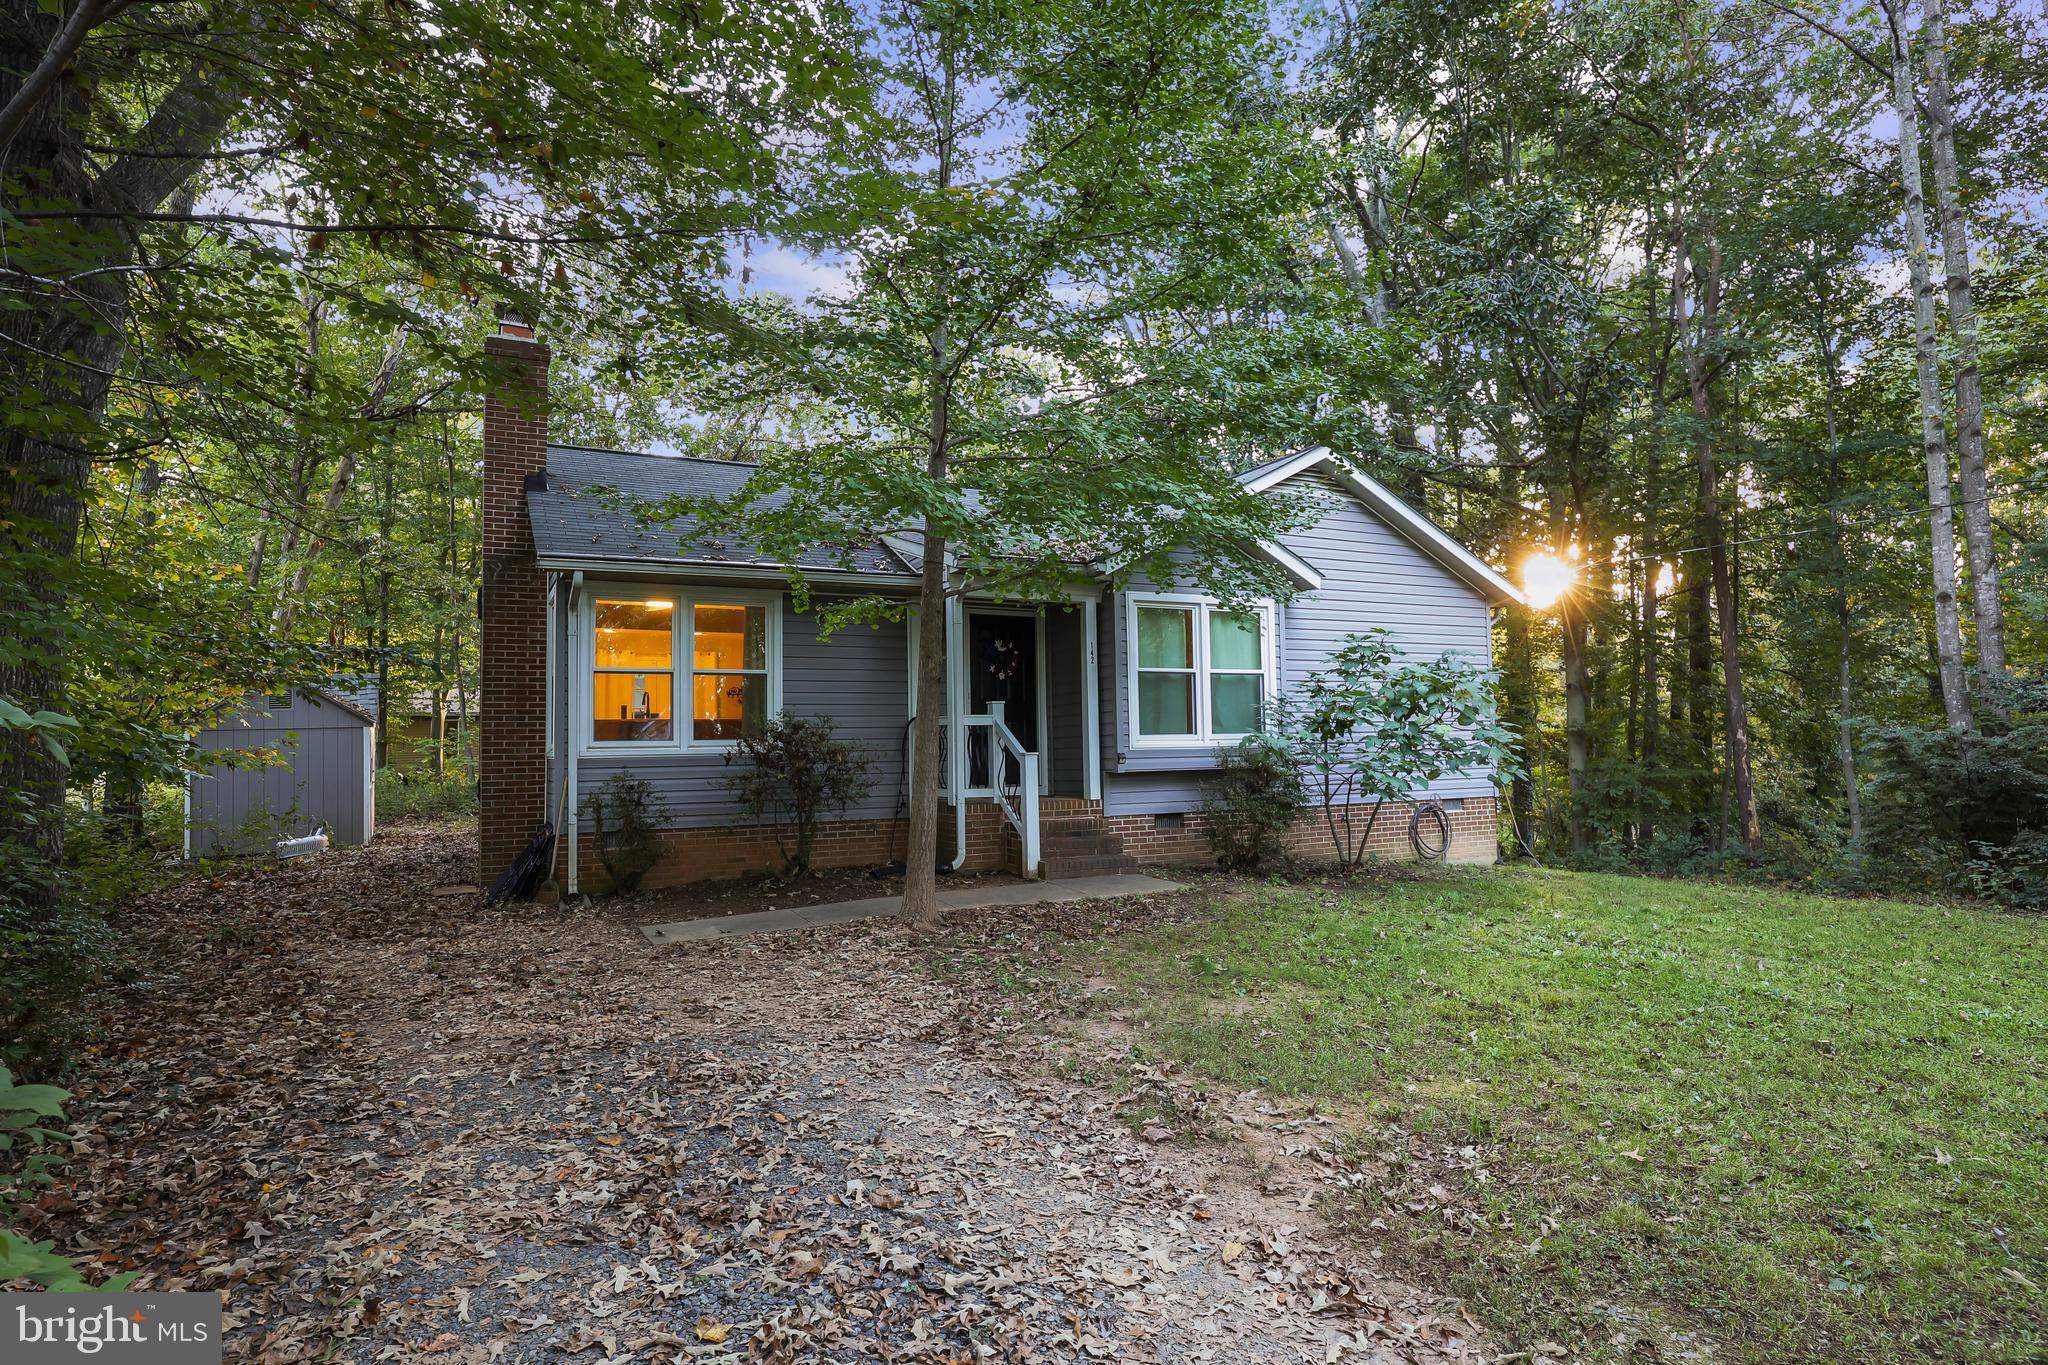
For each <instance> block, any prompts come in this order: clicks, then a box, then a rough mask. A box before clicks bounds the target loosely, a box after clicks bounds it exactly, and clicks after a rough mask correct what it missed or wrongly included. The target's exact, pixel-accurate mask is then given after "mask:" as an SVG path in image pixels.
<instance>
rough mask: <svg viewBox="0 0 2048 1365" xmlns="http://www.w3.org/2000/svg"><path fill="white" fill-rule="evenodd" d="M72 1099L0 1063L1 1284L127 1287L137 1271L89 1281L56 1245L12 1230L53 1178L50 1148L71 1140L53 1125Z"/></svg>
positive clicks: (58, 1287) (54, 1164) (57, 1287)
mask: <svg viewBox="0 0 2048 1365" xmlns="http://www.w3.org/2000/svg"><path fill="white" fill-rule="evenodd" d="M70 1098H71V1096H70V1094H69V1093H68V1092H66V1091H63V1090H59V1089H58V1088H57V1087H55V1086H53V1085H17V1084H16V1083H15V1080H14V1073H13V1072H11V1071H9V1070H8V1069H7V1068H6V1067H5V1066H0V1284H6V1283H7V1282H9V1281H10V1280H28V1281H30V1282H32V1283H34V1284H39V1285H41V1286H42V1287H43V1288H45V1289H55V1290H82V1289H101V1290H120V1289H125V1288H127V1286H128V1285H129V1284H130V1283H132V1282H133V1281H134V1279H135V1275H134V1274H133V1273H130V1274H126V1275H116V1276H115V1277H114V1278H113V1279H110V1280H108V1281H107V1282H106V1283H105V1284H102V1285H91V1284H88V1283H86V1280H85V1277H84V1276H83V1275H81V1274H80V1273H79V1271H78V1267H77V1266H76V1265H74V1264H73V1263H72V1262H71V1260H70V1259H69V1258H68V1257H64V1256H59V1255H58V1254H57V1253H56V1252H55V1251H54V1250H52V1247H53V1246H54V1243H51V1242H30V1241H26V1240H24V1239H23V1238H21V1237H20V1236H18V1235H16V1233H15V1231H14V1225H15V1220H16V1218H17V1217H19V1215H20V1212H21V1208H22V1206H23V1205H24V1204H26V1203H28V1201H29V1200H30V1199H31V1198H32V1197H33V1196H34V1194H35V1191H36V1190H38V1189H40V1188H42V1187H43V1186H45V1185H47V1184H49V1183H50V1181H51V1180H52V1179H54V1178H55V1174H56V1167H57V1156H56V1154H55V1153H54V1152H52V1151H51V1150H50V1149H51V1147H52V1146H53V1145H54V1144H56V1143H59V1142H65V1141H68V1140H69V1139H68V1138H67V1137H66V1136H65V1135H64V1134H63V1133H60V1132H58V1131H57V1130H56V1129H55V1128H53V1127H50V1126H49V1124H51V1123H53V1122H60V1121H62V1119H63V1117H64V1101H66V1100H68V1099H70Z"/></svg>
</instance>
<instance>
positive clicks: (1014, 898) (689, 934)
mask: <svg viewBox="0 0 2048 1365" xmlns="http://www.w3.org/2000/svg"><path fill="white" fill-rule="evenodd" d="M1185 889H1186V888H1184V887H1183V886H1182V885H1181V883H1179V882H1169V881H1164V880H1162V879H1160V878H1158V877H1141V876H1137V875H1135V874H1118V875H1116V876H1110V877H1069V878H1067V879H1065V880H1063V881H1052V882H1016V883H1013V884H1011V885H1009V886H977V887H974V888H972V889H971V890H966V891H941V892H940V893H939V909H941V910H975V909H980V908H982V907H985V906H990V905H1039V904H1043V903H1045V902H1047V901H1099V900H1112V899H1115V898H1116V897H1118V896H1149V895H1153V894H1154V893H1156V892H1160V891H1181V890H1185ZM902 908H903V897H901V896H872V897H869V898H868V899H867V900H860V901H840V902H839V903H838V904H836V905H803V906H792V907H790V908H789V909H787V910H762V911H758V912H756V913H754V914H751V915H725V916H723V917H720V918H714V919H686V920H679V921H677V922H676V923H674V924H643V925H642V926H640V932H641V933H643V934H645V935H646V936H647V941H648V942H649V943H654V944H662V943H685V942H688V941H690V940H692V939H706V938H727V937H730V936H731V935H733V934H783V933H789V932H791V931H792V930H796V929H817V928H820V927H822V926H824V925H827V924H846V923H848V922H850V921H852V920H857V919H881V918H883V917H885V916H893V915H895V914H896V913H897V911H899V910H901V909H902Z"/></svg>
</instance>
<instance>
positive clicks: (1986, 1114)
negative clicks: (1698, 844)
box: [1074, 869, 2048, 1361]
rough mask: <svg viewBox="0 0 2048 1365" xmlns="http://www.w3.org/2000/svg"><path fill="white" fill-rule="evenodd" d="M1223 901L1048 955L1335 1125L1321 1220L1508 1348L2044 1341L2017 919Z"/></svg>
mask: <svg viewBox="0 0 2048 1365" xmlns="http://www.w3.org/2000/svg"><path fill="white" fill-rule="evenodd" d="M1222 885H1224V886H1225V887H1228V888H1230V889H1226V890H1220V891H1219V892H1218V893H1217V895H1216V898H1215V900H1214V903H1213V904H1212V905H1211V906H1210V907H1209V908H1208V910H1207V911H1206V913H1204V914H1202V915H1200V916H1198V917H1197V918H1196V919H1195V920H1194V921H1192V922H1189V923H1182V924H1177V925H1174V926H1172V927H1168V928H1163V929H1159V930H1155V931H1151V932H1146V933H1139V934H1131V935H1122V936H1118V937H1115V938H1112V939H1110V940H1107V941H1104V942H1101V943H1097V944H1091V945H1088V946H1085V947H1082V948H1078V949H1075V950H1074V951H1075V952H1077V953H1078V954H1079V955H1080V957H1081V959H1082V960H1081V961H1079V962H1077V963H1076V964H1075V965H1076V966H1078V967H1082V968H1083V969H1085V970H1087V971H1088V972H1090V973H1093V974H1097V975H1107V976H1109V977H1111V978H1112V979H1114V980H1115V981H1117V982H1118V984H1119V987H1120V989H1119V990H1118V991H1117V992H1115V993H1114V995H1113V996H1112V998H1115V997H1116V996H1122V997H1124V998H1125V1003H1126V1004H1127V1005H1135V1009H1133V1010H1132V1012H1131V1018H1132V1020H1133V1027H1135V1028H1136V1029H1137V1030H1138V1035H1137V1036H1138V1038H1139V1040H1140V1050H1141V1052H1142V1053H1144V1054H1145V1055H1147V1056H1149V1057H1155V1058H1170V1059H1173V1060H1176V1061H1178V1062H1180V1063H1182V1064H1184V1065H1185V1066H1187V1067H1189V1068H1190V1069H1191V1070H1192V1071H1194V1072H1195V1073H1196V1074H1198V1075H1206V1076H1208V1077H1212V1078H1214V1079H1216V1080H1218V1081H1221V1082H1224V1083H1226V1084H1228V1085H1229V1086H1231V1087H1248V1086H1258V1087H1263V1088H1265V1089H1267V1090H1268V1091H1270V1092H1274V1093H1278V1094H1282V1095H1298V1096H1312V1097H1316V1098H1317V1102H1318V1104H1319V1105H1321V1106H1322V1107H1323V1108H1324V1109H1325V1111H1326V1112H1331V1113H1336V1114H1340V1115H1344V1116H1345V1118H1346V1122H1347V1124H1348V1126H1349V1127H1350V1130H1351V1131H1352V1132H1353V1133H1354V1134H1355V1139H1354V1141H1355V1147H1354V1149H1353V1150H1355V1151H1356V1152H1357V1154H1358V1155H1359V1156H1360V1157H1361V1158H1362V1159H1363V1161H1364V1163H1365V1165H1366V1168H1367V1169H1369V1170H1377V1171H1379V1172H1380V1173H1381V1174H1380V1178H1379V1179H1378V1180H1377V1181H1376V1182H1369V1183H1368V1184H1366V1185H1365V1186H1364V1187H1363V1188H1362V1190H1361V1193H1360V1194H1359V1195H1358V1196H1357V1197H1356V1199H1355V1200H1354V1199H1352V1198H1351V1197H1349V1196H1346V1197H1345V1201H1344V1203H1343V1206H1342V1207H1341V1208H1340V1209H1339V1210H1338V1213H1339V1216H1340V1217H1343V1218H1345V1219H1347V1220H1349V1221H1350V1222H1351V1224H1352V1226H1353V1228H1354V1230H1355V1231H1356V1233H1357V1235H1358V1237H1359V1239H1360V1240H1361V1242H1362V1243H1364V1244H1367V1245H1374V1246H1383V1247H1384V1249H1385V1251H1386V1253H1387V1254H1388V1255H1390V1256H1394V1257H1397V1258H1402V1259H1407V1260H1410V1261H1412V1262H1415V1263H1417V1264H1419V1266H1420V1267H1421V1268H1422V1269H1420V1270H1419V1271H1418V1273H1423V1274H1430V1273H1432V1272H1433V1273H1434V1275H1435V1276H1437V1277H1448V1280H1449V1283H1450V1284H1451V1286H1452V1287H1454V1288H1456V1289H1457V1290H1459V1291H1460V1292H1462V1293H1465V1294H1467V1295H1468V1296H1470V1297H1471V1299H1472V1300H1473V1301H1474V1302H1475V1304H1476V1305H1477V1306H1478V1307H1479V1308H1481V1309H1482V1310H1483V1311H1484V1314H1485V1316H1486V1317H1487V1319H1488V1320H1489V1322H1490V1323H1492V1324H1496V1325H1498V1326H1500V1327H1502V1328H1504V1329H1506V1330H1507V1331H1508V1332H1509V1334H1510V1335H1513V1336H1514V1337H1516V1338H1517V1339H1518V1341H1519V1344H1521V1345H1523V1346H1525V1347H1529V1346H1533V1345H1535V1344H1537V1343H1539V1342H1541V1341H1543V1340H1544V1339H1546V1338H1548V1339H1553V1340H1562V1341H1566V1342H1576V1343H1577V1344H1578V1345H1579V1346H1583V1347H1587V1348H1592V1347H1596V1346H1597V1347H1599V1348H1601V1351H1602V1353H1603V1354H1605V1353H1607V1352H1608V1351H1610V1350H1612V1349H1614V1348H1613V1346H1612V1343H1613V1342H1614V1341H1615V1340H1616V1339H1617V1338H1618V1337H1625V1336H1626V1335H1627V1332H1626V1331H1625V1330H1624V1329H1623V1328H1622V1327H1621V1326H1619V1325H1618V1323H1617V1319H1616V1318H1614V1317H1612V1316H1610V1315H1608V1314H1607V1313H1606V1312H1604V1311H1603V1310H1602V1309H1600V1308H1598V1307H1597V1306H1595V1305H1598V1304H1599V1302H1600V1301H1601V1300H1602V1299H1603V1298H1604V1297H1607V1296H1612V1298H1613V1300H1615V1301H1617V1302H1620V1303H1624V1304H1627V1303H1634V1304H1639V1305H1642V1304H1647V1305H1649V1306H1650V1307H1651V1308H1652V1309H1653V1310H1654V1311H1655V1313H1656V1315H1657V1316H1659V1317H1660V1318H1664V1319H1669V1320H1672V1321H1675V1322H1676V1323H1678V1324H1679V1325H1680V1326H1690V1327H1695V1328H1699V1329H1703V1330H1704V1331H1705V1333H1706V1334H1707V1336H1708V1337H1709V1338H1710V1339H1711V1340H1713V1341H1715V1342H1716V1343H1717V1344H1718V1346H1719V1348H1720V1350H1719V1355H1720V1356H1721V1358H1724V1359H1737V1360H1756V1361H1764V1360H1771V1361H1783V1360H1815V1361H1818V1360H1842V1359H1859V1358H1860V1359H1865V1360H1886V1361H1907V1360H1912V1361H1918V1360H1937V1359H1939V1360H1973V1361H2021V1360H2041V1359H2043V1358H2044V1352H2048V1275H2044V1273H2043V1268H2044V1266H2048V990H2044V989H2043V988H2042V987H2043V982H2044V981H2048V923H2044V922H2043V921H2040V920H2029V919H2024V918H2019V917H2014V916H2007V915H2000V914H1996V913H1989V912H1985V911H1982V910H1976V909H1955V908H1944V907H1940V906H1931V905H1911V904H1900V903H1892V902H1878V901H1846V900H1836V899H1826V898H1821V897H1815V896H1805V895H1795V894H1789V893H1785V892H1780V891H1773V890H1763V889H1756V888H1749V887H1732V886H1720V885H1699V884H1681V883H1671V882H1658V881H1652V880H1647V879H1643V878H1635V877H1627V876H1603V875H1593V874H1584V873H1564V872H1543V871H1535V870H1514V871H1510V870H1500V869H1493V870H1469V871H1468V870H1453V871H1447V872H1443V873H1438V874H1433V875H1432V874H1411V875H1409V876H1405V877H1401V878H1398V879H1396V880H1393V881H1391V882H1390V883H1388V884H1385V885H1379V886H1368V887H1364V888H1360V887H1357V886H1355V885H1345V884H1342V883H1338V884H1334V885H1331V886H1312V885H1287V884H1281V883H1271V884H1245V883H1235V884H1231V883H1224V884H1222ZM1432 1185H1436V1186H1437V1187H1438V1188H1437V1192H1438V1193H1440V1194H1442V1195H1443V1196H1444V1198H1443V1199H1441V1200H1438V1199H1435V1198H1432V1197H1431V1196H1430V1194H1429V1193H1428V1190H1429V1187H1430V1186H1432ZM1374 1220H1378V1222H1377V1223H1376V1222H1375V1221H1374Z"/></svg>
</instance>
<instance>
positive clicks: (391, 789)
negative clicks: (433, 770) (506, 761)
mask: <svg viewBox="0 0 2048 1365" xmlns="http://www.w3.org/2000/svg"><path fill="white" fill-rule="evenodd" d="M476 811H477V796H476V783H475V781H473V780H472V779H469V778H464V777H458V776H454V775H450V776H447V777H435V776H433V775H432V774H430V773H413V772H404V771H402V770H400V769H397V768H379V769H377V818H378V819H379V820H404V819H407V818H408V817H411V818H419V819H445V818H447V817H449V816H455V815H475V814H476Z"/></svg>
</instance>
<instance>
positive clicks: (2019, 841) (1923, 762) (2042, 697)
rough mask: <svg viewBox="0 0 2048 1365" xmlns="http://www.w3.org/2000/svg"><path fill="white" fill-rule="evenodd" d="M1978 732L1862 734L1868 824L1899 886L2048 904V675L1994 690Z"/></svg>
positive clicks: (1879, 856)
mask: <svg viewBox="0 0 2048 1365" xmlns="http://www.w3.org/2000/svg"><path fill="white" fill-rule="evenodd" d="M1986 702H1987V704H1986V705H1984V706H1982V707H1980V708H1979V711H1978V724H1979V726H1980V728H1979V729H1977V730H1969V731H1956V730H1947V729H1926V730H1923V729H1919V728H1917V727H1914V726H1905V725H1893V726H1878V727H1871V728H1869V729H1867V730H1866V731H1865V732H1864V740H1865V748H1866V752H1867V753H1868V754H1869V755H1870V758H1869V769H1870V773H1871V779H1870V782H1869V784H1868V786H1867V787H1866V788H1865V791H1864V803H1863V809H1864V823H1865V828H1866V835H1867V843H1868V846H1869V849H1870V860H1871V862H1872V864H1873V865H1874V875H1875V876H1877V877H1880V878H1882V879H1884V880H1886V881H1889V882H1890V884H1892V885H1904V886H1909V887H1913V888H1915V889H1919V890H1925V891H1947V892H1959V893H1963V894H1967V895H1979V896H1986V897H1989V898H1991V899H1994V900H1997V901H2000V902H2001V903H2003V904H2006V905H2009V906H2012V907H2014V908H2016V909H2031V910H2040V909H2048V868H2044V867H2043V865H2042V854H2043V852H2044V851H2048V682H2044V681H2041V680H2021V679H2015V680H2012V681H2010V682H2008V683H2006V684H2004V685H2003V686H2000V687H1997V688H1995V689H1993V690H1991V691H1990V692H1988V694H1987V697H1986Z"/></svg>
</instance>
